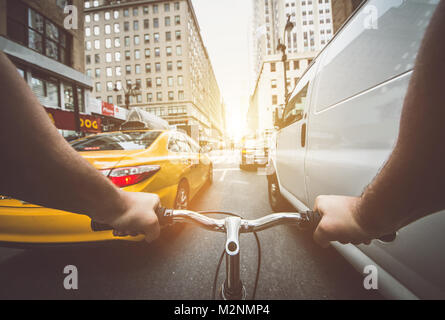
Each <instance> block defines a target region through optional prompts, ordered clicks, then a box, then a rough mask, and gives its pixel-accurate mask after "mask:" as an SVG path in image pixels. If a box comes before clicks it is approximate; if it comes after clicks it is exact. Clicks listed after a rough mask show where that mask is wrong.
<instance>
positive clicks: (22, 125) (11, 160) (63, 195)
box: [0, 53, 125, 219]
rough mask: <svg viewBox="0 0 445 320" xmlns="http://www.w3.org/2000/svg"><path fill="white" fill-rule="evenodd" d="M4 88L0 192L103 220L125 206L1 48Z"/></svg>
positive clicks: (0, 106)
mask: <svg viewBox="0 0 445 320" xmlns="http://www.w3.org/2000/svg"><path fill="white" fill-rule="evenodd" d="M0 90H1V97H2V101H1V102H0V119H2V125H1V126H0V148H1V150H2V156H1V158H0V161H1V165H2V171H3V172H2V179H1V182H0V193H2V194H7V195H10V196H13V197H16V198H19V199H22V200H26V201H29V202H32V203H35V204H40V205H44V206H48V207H52V208H57V209H62V210H67V211H71V212H76V213H82V214H87V215H90V216H95V217H98V218H99V219H100V218H101V217H102V216H104V215H106V214H109V215H113V214H118V213H119V212H123V211H124V210H125V208H124V206H125V201H122V199H121V197H122V194H123V192H121V191H120V190H119V189H117V188H116V187H115V186H114V185H113V184H112V183H111V182H109V181H108V179H106V178H105V177H104V176H102V175H101V174H100V173H99V172H98V171H97V170H96V169H94V168H93V167H92V166H91V165H90V164H89V163H88V162H87V161H86V160H84V159H83V158H82V157H81V156H80V155H78V154H77V152H76V151H74V149H72V148H71V146H70V145H69V144H68V143H67V142H66V141H65V140H64V139H63V137H62V136H61V135H60V134H59V133H58V132H57V130H56V128H55V127H54V126H53V124H52V123H51V122H50V121H49V118H48V116H47V114H46V113H45V112H44V110H43V108H42V107H41V105H40V103H39V102H38V100H37V99H36V98H35V96H34V95H33V93H32V92H31V90H30V89H29V87H28V85H27V84H26V83H25V82H24V81H23V80H22V79H21V78H20V76H19V75H18V73H17V71H16V69H15V67H14V66H13V65H12V63H10V62H9V60H8V59H7V58H6V56H5V55H4V54H1V53H0Z"/></svg>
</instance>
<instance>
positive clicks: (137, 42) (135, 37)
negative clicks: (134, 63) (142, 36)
mask: <svg viewBox="0 0 445 320" xmlns="http://www.w3.org/2000/svg"><path fill="white" fill-rule="evenodd" d="M139 44H140V40H139V36H134V45H135V46H137V45H139Z"/></svg>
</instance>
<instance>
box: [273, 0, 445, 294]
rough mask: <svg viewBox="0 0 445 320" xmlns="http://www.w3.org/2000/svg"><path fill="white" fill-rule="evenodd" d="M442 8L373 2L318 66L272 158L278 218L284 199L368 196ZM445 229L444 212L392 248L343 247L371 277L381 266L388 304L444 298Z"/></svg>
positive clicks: (295, 100)
mask: <svg viewBox="0 0 445 320" xmlns="http://www.w3.org/2000/svg"><path fill="white" fill-rule="evenodd" d="M438 2H439V0H436V1H434V0H429V1H428V0H369V1H366V2H365V3H364V4H363V5H362V6H361V7H360V8H359V9H358V10H357V11H356V12H355V14H354V15H353V16H352V17H351V18H350V19H349V20H348V21H347V23H346V24H345V25H344V26H343V28H342V29H341V30H340V31H339V32H338V33H337V34H336V36H335V37H334V38H333V39H332V40H331V41H330V43H329V44H328V45H327V46H326V48H325V49H324V50H323V51H322V52H321V53H320V54H319V55H318V57H317V58H316V59H315V60H314V61H313V62H312V64H311V66H310V67H309V68H308V70H307V71H306V72H305V74H304V76H303V77H302V78H301V80H300V81H299V82H298V83H297V85H296V87H295V89H294V91H293V93H292V95H291V97H290V99H289V103H288V104H287V106H286V108H285V110H284V112H283V116H282V118H281V119H280V121H279V131H278V132H277V134H276V141H275V143H274V148H273V149H272V150H271V159H270V160H271V165H272V170H271V171H269V175H268V185H269V198H270V202H271V206H272V208H273V209H274V210H277V211H279V210H280V209H281V204H282V198H281V197H284V198H285V199H286V200H287V201H288V202H290V203H291V204H292V205H293V206H294V207H295V208H297V209H299V210H308V209H311V208H312V207H313V205H314V200H315V198H316V197H317V196H318V195H321V194H325V195H329V194H339V195H350V196H359V195H360V194H361V193H362V191H363V189H364V188H365V187H366V186H367V185H368V184H369V183H370V182H371V180H372V179H373V178H374V177H375V176H376V174H377V172H378V170H379V168H381V167H382V165H383V164H384V162H385V160H386V159H387V158H388V157H389V155H390V153H391V150H392V149H393V146H394V145H395V142H396V139H397V135H398V129H399V122H400V115H401V109H402V105H403V100H404V97H405V93H406V91H407V88H408V83H409V80H410V77H411V74H412V69H413V66H414V62H415V58H416V54H417V52H418V50H419V47H420V43H421V41H422V38H423V34H424V32H425V30H426V27H427V25H428V23H429V20H430V18H431V16H432V14H433V12H434V10H435V8H436V6H437V4H438ZM444 31H445V30H444ZM419 107H421V106H419ZM419 183H421V181H419ZM394 201H403V199H394ZM444 229H445V214H443V213H438V214H435V215H432V216H428V217H425V218H423V219H421V220H419V221H417V222H415V223H412V224H411V225H409V226H407V227H405V228H403V229H401V230H400V231H399V232H398V234H397V237H396V239H395V241H393V242H390V243H384V242H381V241H379V240H374V241H373V242H372V244H371V245H369V246H366V245H359V246H353V245H341V244H339V243H337V242H335V243H333V246H334V247H335V248H336V249H337V250H338V251H339V252H340V253H341V254H342V255H343V256H344V257H345V258H346V259H347V260H348V261H350V262H351V263H352V264H353V265H354V266H355V267H356V269H357V270H358V271H359V272H361V273H362V272H363V270H364V268H365V266H367V265H375V266H376V267H377V268H378V277H379V279H378V280H379V282H378V288H379V290H380V291H381V293H382V294H383V295H384V296H385V297H387V298H398V299H400V298H402V299H403V298H408V299H410V298H436V299H437V298H442V299H443V298H445V276H444V274H443V273H444V272H445V271H444V270H445V232H444Z"/></svg>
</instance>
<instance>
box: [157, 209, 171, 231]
mask: <svg viewBox="0 0 445 320" xmlns="http://www.w3.org/2000/svg"><path fill="white" fill-rule="evenodd" d="M155 213H156V216H157V217H158V222H159V225H160V226H161V227H163V226H166V225H169V224H171V223H172V213H173V210H171V209H166V208H164V207H162V206H159V207H157V208H156V210H155Z"/></svg>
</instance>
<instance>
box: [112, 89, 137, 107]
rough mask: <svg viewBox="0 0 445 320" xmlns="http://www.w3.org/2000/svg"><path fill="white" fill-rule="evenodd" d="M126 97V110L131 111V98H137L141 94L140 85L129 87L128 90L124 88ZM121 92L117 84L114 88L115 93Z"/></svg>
mask: <svg viewBox="0 0 445 320" xmlns="http://www.w3.org/2000/svg"><path fill="white" fill-rule="evenodd" d="M122 90H123V91H124V95H125V108H126V109H127V110H129V109H130V97H136V96H137V95H138V94H139V90H140V87H139V85H138V84H135V85H132V84H130V85H129V86H127V90H125V89H124V88H123V87H122ZM119 91H120V90H119V89H118V87H117V84H116V85H115V86H114V92H119Z"/></svg>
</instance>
